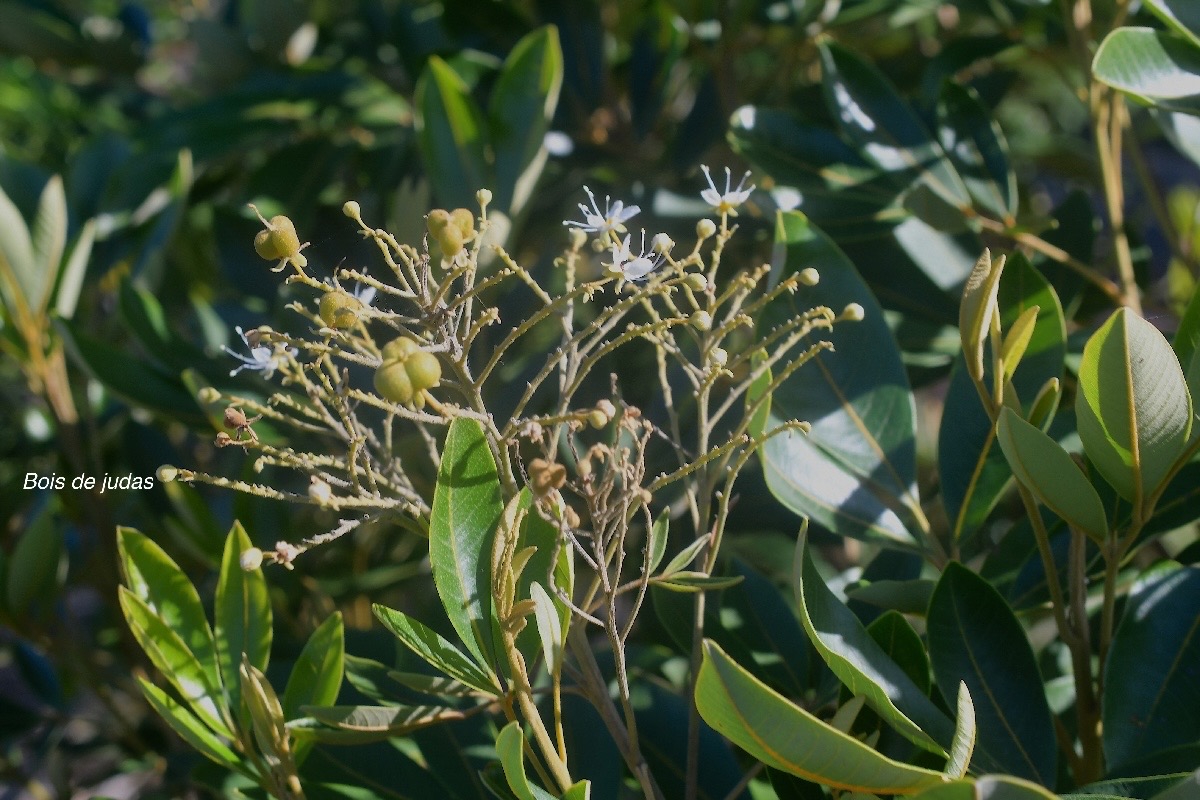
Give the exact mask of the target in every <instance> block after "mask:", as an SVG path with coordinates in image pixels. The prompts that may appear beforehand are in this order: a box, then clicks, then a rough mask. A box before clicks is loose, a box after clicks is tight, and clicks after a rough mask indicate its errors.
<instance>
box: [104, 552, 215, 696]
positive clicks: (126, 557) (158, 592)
mask: <svg viewBox="0 0 1200 800" xmlns="http://www.w3.org/2000/svg"><path fill="white" fill-rule="evenodd" d="M117 549H118V554H119V556H120V563H121V573H122V575H123V576H124V578H125V584H126V585H127V586H128V587H129V590H130V591H132V592H133V593H134V594H135V595H137V597H138V598H139V599H140V600H142V602H144V603H145V604H146V607H147V608H149V609H150V610H151V611H152V612H153V613H154V614H156V615H157V616H158V617H159V618H160V619H161V620H162V621H163V623H164V624H165V625H166V626H167V627H168V628H170V629H172V630H173V631H175V633H177V634H178V635H179V637H180V638H181V639H183V641H184V642H185V643H186V644H187V647H188V649H189V650H190V651H191V652H192V654H193V655H195V657H196V660H197V661H198V662H199V663H200V666H201V668H202V669H203V670H204V672H205V674H206V676H207V678H208V683H209V685H211V686H214V687H219V686H221V685H222V682H221V672H220V668H219V667H218V666H217V646H216V642H215V641H214V639H213V632H212V628H211V627H209V624H208V618H207V617H206V616H205V614H204V605H203V604H202V603H201V602H200V595H199V593H198V592H197V591H196V587H195V586H193V585H192V582H191V581H189V580H188V579H187V576H186V575H184V574H183V571H182V570H181V569H180V568H179V567H178V565H176V563H175V562H174V561H173V560H172V559H171V557H170V556H168V555H167V554H166V552H164V551H163V549H162V548H161V547H159V546H158V545H157V544H155V543H154V542H153V541H152V540H151V539H150V538H149V537H148V536H144V535H143V534H141V533H139V532H138V531H135V530H133V529H132V528H117Z"/></svg>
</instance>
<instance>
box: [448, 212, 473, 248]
mask: <svg viewBox="0 0 1200 800" xmlns="http://www.w3.org/2000/svg"><path fill="white" fill-rule="evenodd" d="M450 221H451V222H452V223H454V226H455V227H456V228H458V231H459V233H461V234H462V238H463V241H464V242H469V241H470V240H471V239H472V238H473V237H474V236H475V215H474V214H472V213H471V210H470V209H467V208H456V209H454V210H453V211H451V212H450Z"/></svg>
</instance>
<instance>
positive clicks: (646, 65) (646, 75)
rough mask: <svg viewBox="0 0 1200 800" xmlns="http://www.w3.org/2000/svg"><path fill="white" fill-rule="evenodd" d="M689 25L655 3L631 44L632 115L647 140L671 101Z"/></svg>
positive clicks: (630, 110) (630, 86) (634, 123)
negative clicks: (675, 75) (673, 79)
mask: <svg viewBox="0 0 1200 800" xmlns="http://www.w3.org/2000/svg"><path fill="white" fill-rule="evenodd" d="M688 32H689V31H688V25H687V22H686V21H685V20H684V19H683V17H681V16H679V14H678V13H676V11H675V9H673V8H671V7H670V5H669V4H667V3H661V2H656V3H651V4H649V5H648V7H647V8H646V10H645V12H644V13H643V15H642V17H641V24H640V25H639V26H638V29H637V31H636V32H635V33H634V34H633V37H632V39H631V41H630V53H629V70H630V80H629V112H630V117H631V118H632V122H633V127H634V130H636V131H637V134H638V136H640V137H644V136H646V135H647V134H648V133H650V131H651V130H653V128H654V126H655V124H656V123H657V122H658V119H659V115H660V114H661V113H662V110H663V108H664V107H665V106H666V104H667V102H668V101H669V99H670V98H671V92H672V88H671V86H672V84H671V77H672V74H673V71H674V70H675V66H676V65H677V64H678V63H679V60H680V58H682V57H683V55H684V53H685V52H686V50H687V44H688Z"/></svg>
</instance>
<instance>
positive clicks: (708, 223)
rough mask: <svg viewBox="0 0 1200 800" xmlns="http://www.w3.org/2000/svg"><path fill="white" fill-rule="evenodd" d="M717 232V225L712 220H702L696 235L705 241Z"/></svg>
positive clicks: (697, 226) (698, 223)
mask: <svg viewBox="0 0 1200 800" xmlns="http://www.w3.org/2000/svg"><path fill="white" fill-rule="evenodd" d="M716 232H717V223H715V222H713V221H712V220H711V219H702V220H700V221H699V222H697V223H696V235H697V236H699V237H700V240H701V241H703V240H705V239H707V238H709V237H710V236H712V235H713V234H715V233H716Z"/></svg>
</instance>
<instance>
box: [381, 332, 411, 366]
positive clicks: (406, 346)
mask: <svg viewBox="0 0 1200 800" xmlns="http://www.w3.org/2000/svg"><path fill="white" fill-rule="evenodd" d="M420 349H421V346H420V345H419V344H417V342H416V340H414V339H410V338H408V337H407V336H401V337H400V338H399V339H393V340H392V341H390V342H388V343H387V344H385V345H384V346H383V350H382V352H381V355H382V356H383V363H384V364H389V363H391V362H393V361H404V360H405V359H407V358H408V357H409V356H410V355H412V354H413V353H415V352H417V351H418V350H420Z"/></svg>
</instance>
